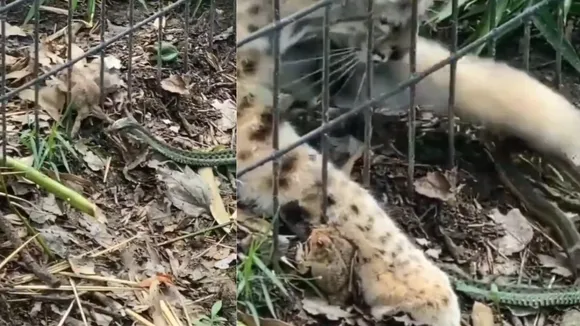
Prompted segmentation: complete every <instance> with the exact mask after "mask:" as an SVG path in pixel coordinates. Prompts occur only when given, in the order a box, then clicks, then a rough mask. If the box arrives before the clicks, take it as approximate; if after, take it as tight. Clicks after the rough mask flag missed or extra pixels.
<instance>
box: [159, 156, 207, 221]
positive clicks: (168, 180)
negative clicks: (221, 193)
mask: <svg viewBox="0 0 580 326" xmlns="http://www.w3.org/2000/svg"><path fill="white" fill-rule="evenodd" d="M158 172H159V173H158V178H159V179H160V180H161V181H163V182H164V183H165V184H166V186H167V198H169V200H170V201H171V203H172V204H173V205H174V206H175V207H177V208H178V209H181V210H182V211H183V212H184V213H186V214H187V215H188V216H191V217H198V216H199V215H200V214H202V213H204V212H206V211H207V210H208V209H209V206H210V204H211V190H210V187H209V186H208V184H207V183H206V182H205V181H204V179H203V178H202V177H201V176H200V175H199V174H197V173H195V172H193V170H191V169H190V168H189V167H187V166H186V167H185V169H184V171H183V172H179V171H174V170H169V169H166V168H163V167H160V168H159V169H158Z"/></svg>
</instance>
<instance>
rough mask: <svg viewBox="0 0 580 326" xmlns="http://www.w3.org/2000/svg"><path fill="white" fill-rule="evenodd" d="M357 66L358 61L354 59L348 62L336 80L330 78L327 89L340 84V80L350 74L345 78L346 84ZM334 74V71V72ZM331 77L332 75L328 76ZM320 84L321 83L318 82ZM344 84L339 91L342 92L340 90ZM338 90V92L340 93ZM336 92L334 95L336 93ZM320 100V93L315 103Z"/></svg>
mask: <svg viewBox="0 0 580 326" xmlns="http://www.w3.org/2000/svg"><path fill="white" fill-rule="evenodd" d="M357 64H358V61H357V60H356V58H354V60H353V61H350V62H349V63H348V64H347V65H346V68H345V69H343V72H342V74H340V76H338V77H337V78H332V81H331V82H330V84H329V86H328V87H329V88H332V87H333V86H334V85H336V83H338V82H340V81H341V80H342V78H343V77H344V76H345V75H346V74H348V73H349V72H350V75H349V77H348V78H347V80H346V82H348V80H349V79H350V78H352V76H354V73H355V72H356V69H355V68H356V65H357ZM335 72H336V71H335ZM330 75H331V76H332V73H331V74H330ZM319 82H321V81H319ZM346 82H344V83H343V85H342V87H341V88H340V90H342V88H343V87H344V85H345V84H346ZM340 90H339V91H338V92H340ZM338 92H336V93H338ZM321 98H322V92H320V94H319V95H318V96H317V101H318V100H320V99H321Z"/></svg>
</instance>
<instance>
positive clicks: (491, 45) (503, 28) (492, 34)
mask: <svg viewBox="0 0 580 326" xmlns="http://www.w3.org/2000/svg"><path fill="white" fill-rule="evenodd" d="M451 1H452V14H451V20H452V22H453V25H452V28H451V44H450V47H449V49H450V52H451V55H450V56H449V57H448V58H447V59H445V60H442V61H440V62H438V63H437V64H435V65H433V66H432V67H431V68H429V69H427V70H425V71H423V72H421V73H416V58H415V54H416V42H417V33H411V48H410V73H411V78H410V79H408V80H406V81H404V82H402V83H400V84H399V85H397V86H396V87H394V89H391V90H388V91H386V92H384V93H382V94H372V89H371V84H372V78H373V76H372V69H371V65H367V74H366V77H367V90H366V92H367V94H368V98H369V100H368V101H366V102H365V103H363V104H361V105H358V106H356V107H354V108H353V109H351V110H350V111H348V112H346V113H344V114H342V115H340V116H338V117H337V118H335V119H333V120H332V121H328V113H327V112H328V96H329V94H328V92H329V89H328V88H329V86H328V84H329V71H328V69H329V63H328V62H329V58H328V55H329V49H328V48H329V45H328V38H329V34H328V25H325V26H323V43H324V46H323V75H322V76H323V77H322V78H323V90H322V94H323V96H322V99H323V100H322V125H321V126H320V127H318V128H316V129H314V130H312V131H310V132H308V133H306V134H305V135H303V136H302V137H301V138H300V139H299V140H298V141H296V142H294V143H292V144H290V145H287V146H285V147H284V148H279V140H278V135H277V130H278V124H279V114H278V103H277V101H276V100H275V101H274V108H273V110H274V114H273V116H274V121H273V126H274V128H273V130H274V134H273V139H274V146H273V149H274V152H273V153H272V154H271V155H269V156H268V157H266V158H263V159H261V160H259V161H258V162H255V163H254V164H251V165H250V166H248V167H246V168H244V169H240V170H239V171H238V177H242V176H243V175H244V174H246V173H247V172H249V171H251V170H253V169H255V168H257V167H259V166H261V165H263V164H265V163H267V162H269V161H273V162H274V164H273V173H274V180H275V181H274V187H273V198H274V212H277V211H278V206H279V204H278V183H277V176H278V173H279V171H278V170H279V165H278V159H279V158H280V157H281V156H283V155H285V154H286V153H288V152H290V151H291V150H293V149H295V148H296V147H298V146H300V145H302V144H305V143H306V142H308V141H310V140H312V139H314V138H316V137H319V136H322V137H321V152H322V157H323V165H322V171H321V173H322V181H323V191H324V192H326V184H327V180H328V177H327V173H328V171H327V162H328V141H327V132H328V131H330V130H331V129H332V128H336V127H337V126H339V125H340V124H342V123H344V122H346V121H347V120H348V119H351V118H353V117H354V116H355V115H357V114H359V113H361V112H363V111H364V115H365V133H364V135H365V137H364V145H365V151H364V154H363V155H364V156H363V157H364V159H363V160H364V163H363V174H362V176H363V177H362V178H363V184H364V185H365V186H368V184H369V178H370V177H369V176H370V173H369V170H370V154H369V152H370V151H369V148H370V136H371V123H372V121H371V113H372V107H373V106H374V105H377V104H378V103H379V102H381V101H384V100H386V99H388V98H390V97H392V96H395V95H397V94H398V93H399V92H401V91H403V90H405V89H406V88H409V89H410V105H409V110H408V141H409V143H408V160H409V162H408V171H407V172H408V173H407V181H408V185H409V190H412V185H413V176H414V171H415V170H414V169H415V110H414V106H415V85H416V84H417V83H418V82H419V81H421V80H422V79H424V78H425V77H427V76H428V75H430V74H431V73H433V72H435V71H436V70H439V69H441V68H443V67H444V66H445V65H448V64H449V65H450V74H451V76H450V83H449V99H448V111H447V112H448V113H447V114H448V121H449V130H448V134H449V139H448V153H449V155H448V158H449V159H448V160H449V167H450V168H452V167H453V166H454V165H455V163H454V162H455V145H454V144H455V142H454V138H455V124H454V121H455V120H454V116H455V110H454V107H455V84H456V76H455V74H456V70H457V68H456V62H457V60H458V59H459V58H461V57H463V56H464V55H466V54H468V53H470V52H472V51H473V50H475V49H476V48H479V47H480V46H482V45H487V48H488V55H489V56H491V57H494V56H495V47H496V44H495V43H496V39H497V38H498V37H499V36H501V35H503V34H505V33H507V32H509V31H511V30H514V29H515V28H517V27H518V26H519V25H522V24H524V27H523V29H524V40H523V44H524V66H525V69H526V70H528V69H529V57H530V55H529V52H530V37H531V36H530V35H531V33H530V29H531V24H530V17H531V16H532V15H534V14H535V13H536V12H537V11H539V10H540V9H541V8H542V7H543V6H545V5H547V4H548V3H550V2H552V1H555V0H542V1H539V2H537V3H535V4H532V2H531V1H528V3H527V6H526V8H525V9H524V10H523V11H522V12H521V13H520V14H518V15H516V16H514V17H513V18H511V19H510V20H508V21H506V22H504V23H503V24H501V25H499V26H498V22H496V21H495V17H490V18H489V25H490V31H489V33H487V34H486V35H484V36H482V37H480V38H479V39H477V40H475V41H474V42H472V43H470V44H468V45H466V46H465V47H463V48H462V49H458V45H457V43H458V40H457V37H458V36H457V34H458V26H457V25H458V0H451ZM334 2H335V0H323V1H319V2H316V3H314V4H313V5H311V6H310V7H308V8H305V9H304V10H301V11H299V12H296V13H294V14H292V15H290V16H287V17H283V18H282V19H279V13H278V11H279V7H280V4H279V0H275V1H274V7H275V13H276V14H275V22H274V23H273V24H271V25H269V26H268V27H265V28H263V29H260V30H258V31H256V32H254V33H253V34H252V35H250V36H248V37H246V38H245V39H243V40H241V41H239V42H238V44H237V46H238V47H241V46H243V45H246V44H248V43H249V42H251V41H253V40H256V39H258V38H260V37H262V36H264V35H268V34H269V33H272V34H273V35H274V37H273V39H274V40H275V41H274V44H273V47H274V49H273V52H274V55H275V56H276V60H275V67H274V85H273V86H274V98H275V99H276V98H277V95H278V94H279V91H280V90H279V81H278V74H279V67H280V58H279V45H278V44H277V41H276V40H278V39H279V36H278V34H279V31H280V30H281V29H282V28H284V27H285V26H287V25H289V24H290V23H293V22H296V21H299V20H301V19H304V18H305V17H307V16H308V15H309V14H310V13H312V12H314V11H316V10H318V9H320V8H322V7H325V8H326V10H325V12H324V19H323V21H324V23H325V24H327V22H328V21H329V18H328V15H329V14H328V13H329V9H328V8H329V7H330V6H331V5H333V4H334ZM372 2H373V1H372V0H368V6H369V9H370V11H372ZM560 3H561V5H560V10H559V12H558V23H559V27H560V29H559V37H560V42H562V39H563V30H564V26H563V14H562V12H563V9H562V8H563V6H564V2H563V1H560ZM489 5H490V6H491V7H492V8H496V5H497V3H496V0H489ZM417 6H418V4H417V1H416V0H415V1H413V7H412V22H413V24H414V26H415V29H417V28H418V17H417ZM491 16H493V15H491ZM369 17H370V16H369ZM368 20H369V24H368V27H369V31H368V34H367V35H368V39H367V40H368V42H367V45H368V47H369V48H368V49H367V53H368V54H369V58H368V60H369V62H370V61H371V57H370V54H371V51H370V49H371V48H372V41H373V38H372V23H371V22H370V20H371V19H370V18H369V19H368ZM561 57H562V55H561V46H560V47H559V48H558V49H557V55H556V70H557V71H556V75H557V78H556V83H557V84H558V85H559V84H560V83H561ZM326 197H327V196H326V195H325V194H323V196H322V198H323V201H325V200H326ZM323 206H324V207H326V203H325V202H324V203H323ZM324 207H323V211H324ZM276 223H277V222H276ZM274 230H275V231H276V230H277V224H276V225H274ZM274 239H276V236H274Z"/></svg>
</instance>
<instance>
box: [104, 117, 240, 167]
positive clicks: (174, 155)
mask: <svg viewBox="0 0 580 326" xmlns="http://www.w3.org/2000/svg"><path fill="white" fill-rule="evenodd" d="M108 131H112V132H113V131H125V132H127V133H130V134H131V135H133V136H135V137H137V138H139V139H141V140H142V141H144V142H145V143H147V145H149V146H150V147H151V148H152V149H153V150H154V151H156V152H157V153H159V154H161V155H163V156H165V157H167V158H168V159H171V160H173V161H174V162H177V163H181V164H186V165H189V166H195V167H210V166H221V165H235V164H236V153H235V152H234V151H233V150H230V149H226V150H220V151H215V152H203V151H186V150H183V149H179V148H175V147H173V146H170V145H168V144H166V143H164V142H162V141H160V140H158V139H157V138H155V136H153V134H151V132H149V130H147V129H146V128H145V127H143V126H141V125H140V124H139V123H138V122H137V121H136V120H135V119H133V118H129V117H127V118H121V119H119V120H117V121H115V122H114V123H113V124H112V125H111V126H110V127H109V128H108Z"/></svg>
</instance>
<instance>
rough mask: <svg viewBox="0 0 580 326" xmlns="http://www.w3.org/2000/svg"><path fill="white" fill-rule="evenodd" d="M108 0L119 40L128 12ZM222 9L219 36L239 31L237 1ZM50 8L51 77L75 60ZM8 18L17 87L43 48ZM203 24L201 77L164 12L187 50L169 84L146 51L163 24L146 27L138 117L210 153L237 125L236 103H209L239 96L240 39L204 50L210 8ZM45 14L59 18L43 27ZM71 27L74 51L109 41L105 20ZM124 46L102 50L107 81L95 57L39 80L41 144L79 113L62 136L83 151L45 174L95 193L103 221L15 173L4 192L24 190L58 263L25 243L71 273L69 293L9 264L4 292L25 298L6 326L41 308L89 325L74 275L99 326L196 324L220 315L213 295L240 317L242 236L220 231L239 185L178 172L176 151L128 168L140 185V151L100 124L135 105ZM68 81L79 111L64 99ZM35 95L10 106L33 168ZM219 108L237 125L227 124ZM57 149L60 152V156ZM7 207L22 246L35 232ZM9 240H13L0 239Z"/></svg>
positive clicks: (136, 57)
mask: <svg viewBox="0 0 580 326" xmlns="http://www.w3.org/2000/svg"><path fill="white" fill-rule="evenodd" d="M55 5H56V6H60V5H61V4H55ZM65 5H66V3H65ZM108 5H112V6H120V8H109V10H108V11H107V15H109V17H107V18H108V20H110V21H111V24H110V26H109V29H110V30H107V31H106V33H107V35H113V34H114V33H116V32H118V31H115V30H113V29H114V28H115V27H121V28H123V29H126V26H128V21H127V20H126V17H125V15H123V13H126V12H127V11H128V7H127V6H128V3H124V2H121V3H118V2H113V3H112V4H108ZM217 6H218V7H222V8H224V9H227V10H225V11H222V14H219V15H217V16H216V22H215V23H216V27H217V28H216V31H217V32H221V31H225V30H227V29H228V28H230V27H231V26H232V25H231V19H232V18H233V15H232V14H231V12H232V10H233V8H231V4H230V3H227V2H226V3H220V2H219V1H218V3H217ZM49 9H50V8H44V9H43V11H42V15H46V16H47V17H50V18H49V19H48V20H46V21H44V20H43V21H42V22H41V23H40V24H41V31H40V35H41V45H40V53H39V58H38V61H39V63H40V70H41V73H44V72H47V71H49V70H51V69H53V68H55V67H56V66H58V65H61V64H63V63H65V62H66V57H67V54H66V53H67V52H66V51H67V50H66V49H67V46H66V43H65V41H64V38H63V36H64V35H65V34H66V16H62V15H61V14H58V12H60V11H62V10H61V9H63V8H56V9H59V10H60V11H59V10H52V9H50V10H49ZM53 9H55V8H53ZM55 13H57V14H55ZM135 15H136V17H140V19H143V18H145V17H147V16H148V15H149V14H146V13H143V12H140V11H139V10H137V9H135ZM14 17H15V16H14ZM23 17H24V16H23ZM23 17H18V19H21V18H22V19H23ZM43 17H44V16H43ZM11 19H12V18H11ZM11 19H9V25H7V27H9V29H8V32H9V34H8V37H9V41H10V42H9V43H8V44H7V52H8V56H7V59H6V62H7V67H6V68H7V76H6V78H7V81H8V83H9V87H18V86H19V85H21V84H22V83H24V82H27V81H29V80H30V79H32V78H33V72H34V69H33V65H34V55H33V53H34V51H33V45H31V41H32V39H31V37H30V34H29V33H28V32H27V31H29V29H27V28H20V27H19V24H20V21H21V20H20V21H17V20H14V21H13V20H11ZM195 21H196V23H195V24H193V25H192V26H191V29H190V31H189V41H188V42H189V44H190V45H189V53H188V56H189V65H190V66H189V67H187V69H186V71H190V72H194V73H193V74H192V75H191V76H190V75H189V74H183V69H182V67H181V65H180V63H182V62H183V56H184V54H183V52H182V49H183V48H184V44H183V41H182V40H185V37H184V31H183V25H182V22H181V21H180V20H179V19H175V18H171V17H166V19H165V20H164V21H163V24H162V25H163V26H164V30H165V31H164V33H165V34H164V37H165V38H166V40H165V41H166V42H169V43H170V45H171V46H172V47H173V48H175V49H177V51H178V52H177V53H176V54H177V56H176V57H175V60H174V62H172V63H169V64H167V65H165V64H164V67H163V70H162V78H161V79H160V81H159V82H157V81H156V78H157V70H156V69H157V68H156V67H155V65H156V62H151V61H150V59H151V57H150V56H149V53H147V51H148V49H150V48H151V46H152V45H154V44H155V42H157V31H156V30H155V28H154V26H153V25H149V26H146V27H145V28H143V29H141V30H137V31H136V33H135V34H134V49H133V76H132V81H133V94H132V103H131V105H132V108H133V110H132V111H131V112H130V113H131V114H137V116H139V117H140V118H142V119H145V121H143V124H144V125H145V126H146V127H147V128H148V129H149V130H151V131H152V132H153V133H154V134H156V135H157V136H158V137H160V138H164V139H169V140H171V141H167V142H168V143H172V145H174V146H178V147H182V148H186V149H204V150H205V149H207V148H212V147H215V146H217V145H221V146H224V145H226V146H230V145H231V144H232V138H231V137H232V135H231V131H232V130H231V129H232V128H233V127H234V126H232V125H231V122H226V124H227V123H229V126H228V125H226V126H225V127H224V121H229V120H231V115H232V112H230V111H227V110H226V109H223V110H222V109H220V108H216V107H214V105H212V104H215V103H232V102H231V101H235V100H234V98H235V97H234V96H235V89H234V87H235V86H234V80H235V78H234V76H235V75H234V69H233V68H234V66H235V63H234V62H233V61H232V60H233V57H231V56H229V55H228V53H231V49H232V48H233V46H234V39H233V36H232V37H230V36H227V34H226V32H222V34H223V35H224V37H223V38H222V39H220V40H217V41H216V40H214V50H213V52H214V53H212V51H208V50H207V49H208V36H207V34H208V33H207V32H208V30H209V28H208V25H207V23H208V15H207V14H202V17H200V18H198V19H196V20H195ZM46 22H51V23H55V24H56V26H52V25H50V26H49V25H43V24H45V23H46ZM55 27H56V28H55ZM230 29H231V28H230ZM55 30H56V32H54V31H55ZM63 31H65V33H63ZM73 31H74V35H73V37H74V39H73V40H74V43H72V50H73V57H77V56H80V55H83V54H84V53H86V51H87V50H88V49H89V48H91V47H94V46H96V45H98V44H99V36H98V33H99V30H98V28H95V29H93V30H90V29H88V28H87V26H86V25H84V24H78V23H75V24H74V26H73ZM230 35H231V34H230ZM128 54H129V50H128V49H127V47H126V43H124V42H122V41H121V42H117V43H115V44H113V45H112V46H111V47H109V48H108V49H107V50H106V56H105V60H104V62H105V69H104V70H105V75H104V87H103V89H101V86H100V76H99V72H100V68H101V67H100V59H99V57H98V56H97V57H95V56H90V57H89V58H87V59H82V60H80V61H79V62H78V63H76V64H75V65H74V66H73V69H72V74H71V75H70V78H69V75H68V72H67V70H66V69H65V70H63V71H62V72H61V73H59V74H57V75H56V76H53V77H51V78H49V79H48V80H47V81H46V82H45V83H43V84H41V85H40V91H39V105H38V108H39V109H40V110H41V111H40V114H39V118H40V122H41V124H40V127H41V128H40V133H41V134H40V137H41V139H44V138H43V137H48V136H49V134H50V133H51V129H52V128H53V126H54V124H55V122H60V123H62V122H63V121H70V123H69V122H66V124H65V126H67V135H66V136H65V137H68V138H67V139H69V141H70V144H71V149H72V150H74V151H75V152H76V153H77V154H80V155H78V157H79V158H80V160H71V158H70V157H68V158H66V159H64V162H66V165H67V166H68V168H69V169H70V170H68V171H64V168H63V166H62V165H59V164H57V165H56V166H58V173H55V171H53V166H51V165H48V164H47V165H45V167H47V170H46V171H45V173H47V174H49V175H50V176H51V177H53V178H60V179H61V181H62V182H63V183H65V184H67V185H68V186H69V187H72V188H74V189H76V190H77V191H79V192H80V193H83V194H85V195H86V196H88V197H89V198H90V199H91V200H92V201H94V202H95V203H96V204H97V205H98V206H99V207H100V208H101V209H102V210H103V212H104V214H101V215H100V216H99V217H98V219H95V218H93V217H90V216H87V215H84V214H82V213H80V212H77V211H75V210H74V209H71V208H70V207H69V205H67V203H65V202H62V201H60V200H57V199H55V198H54V196H52V195H50V194H46V193H42V192H39V191H38V189H36V187H35V186H34V185H31V184H30V182H28V181H27V180H25V179H23V178H21V177H18V176H14V177H11V178H9V179H8V180H7V182H8V183H7V189H8V190H9V191H10V193H11V194H12V195H14V196H17V198H16V199H14V204H15V205H18V206H17V207H22V208H21V211H20V212H19V214H23V216H24V219H27V221H28V223H31V224H32V225H31V226H32V227H33V228H34V229H36V230H37V232H39V233H40V237H38V239H42V241H43V243H44V245H45V246H46V247H47V248H49V249H50V250H51V254H52V255H53V258H50V257H49V256H48V255H47V254H45V253H43V251H42V247H40V246H38V245H32V244H28V246H27V247H26V250H28V251H29V252H30V254H31V255H32V256H33V257H35V258H36V259H37V260H38V261H39V262H40V263H41V265H42V268H44V269H46V270H47V271H49V272H50V273H51V274H52V275H54V276H56V277H57V278H59V279H62V280H63V282H62V283H63V284H64V285H66V286H69V290H64V291H58V292H53V291H49V290H48V288H46V287H45V286H44V285H43V283H42V282H40V281H39V280H38V279H37V278H36V277H35V276H34V275H33V274H30V270H27V269H26V268H22V266H23V265H22V264H20V263H18V262H17V260H18V258H15V259H13V260H12V261H8V263H7V265H6V266H5V267H4V268H3V269H2V270H1V271H0V272H1V273H2V275H4V276H5V277H3V281H2V286H3V287H10V286H12V287H15V288H14V291H8V292H5V293H4V294H3V295H4V296H6V295H8V296H9V297H10V298H17V300H21V301H20V302H28V303H29V304H21V303H19V304H18V305H17V306H14V305H12V306H11V307H10V313H11V314H10V316H9V317H8V316H7V315H5V314H4V313H3V311H4V310H3V309H2V308H0V324H2V323H3V322H4V321H6V320H9V319H8V318H10V320H11V321H12V322H15V323H18V324H26V323H27V320H28V318H29V317H28V316H29V315H30V314H31V313H32V314H37V315H38V313H42V314H43V316H44V318H45V319H46V320H47V322H49V323H51V324H57V323H58V322H59V320H61V319H62V318H63V316H64V318H66V322H67V324H79V325H82V324H83V321H82V320H83V316H81V314H79V311H78V309H77V308H76V306H75V307H73V309H72V310H71V311H67V306H68V304H69V303H70V302H71V300H74V299H75V297H74V294H73V292H72V291H71V289H70V284H71V283H70V282H69V280H71V279H72V280H74V286H75V287H76V291H77V292H78V294H79V299H80V303H81V304H82V305H83V308H85V317H86V318H87V319H88V320H89V323H91V322H92V323H94V324H96V325H103V326H104V325H115V324H117V323H118V322H120V321H123V320H124V321H125V322H126V321H136V320H149V322H153V323H154V324H155V325H176V323H177V321H178V320H179V323H180V325H186V324H193V322H195V321H196V320H197V319H199V318H201V317H202V316H209V315H211V308H212V307H213V306H214V303H215V302H217V301H221V302H223V305H222V306H221V309H220V310H219V311H217V314H218V315H219V316H223V317H225V318H226V320H227V322H226V324H227V325H234V320H235V284H234V281H233V277H234V276H233V274H234V273H233V266H232V265H233V262H234V261H235V258H236V256H235V238H234V237H232V236H230V235H228V233H227V232H224V231H228V232H229V231H230V230H231V227H220V226H219V225H218V226H217V227H216V225H217V224H218V222H216V221H226V222H228V223H230V221H231V216H232V212H234V208H235V190H233V188H232V187H231V185H232V184H233V182H231V180H229V179H228V176H227V175H224V174H222V173H221V172H217V171H216V172H217V173H216V172H214V171H212V169H209V173H208V171H206V172H203V171H194V170H192V169H190V168H187V167H186V168H185V169H184V170H182V171H177V170H173V169H170V167H171V168H174V165H172V164H168V163H167V160H166V159H164V160H163V161H164V163H161V162H159V163H158V164H151V162H152V161H155V159H154V158H153V159H146V158H145V159H144V161H143V163H144V164H138V165H136V166H135V167H134V168H133V169H129V170H127V175H129V174H130V177H131V179H132V180H133V181H137V182H132V181H131V180H129V179H126V178H125V175H124V174H123V171H121V168H122V167H123V163H127V162H128V161H125V160H124V159H123V158H124V157H131V155H132V153H131V151H132V150H133V149H134V147H129V148H128V151H126V152H122V149H120V148H118V147H117V145H118V144H119V143H114V141H116V140H115V139H112V138H110V137H107V136H105V135H104V134H103V133H102V130H103V129H104V127H106V126H107V124H108V123H110V122H111V121H112V120H114V119H117V118H119V117H120V116H121V115H122V114H123V113H122V112H123V111H124V110H125V109H126V108H127V106H128V94H127V81H128V80H127V75H126V73H127V62H128V60H129V55H128ZM204 57H207V58H208V59H204ZM69 82H70V86H71V95H72V96H71V97H70V98H71V101H72V102H73V105H72V107H71V108H72V109H73V112H74V114H73V115H72V117H73V118H72V119H70V114H69V113H67V108H66V107H65V103H66V99H67V97H66V94H67V90H68V84H69ZM101 92H104V94H105V98H104V99H105V102H104V107H103V108H101V107H100V105H99V103H100V96H101ZM34 97H35V95H34V90H33V89H27V90H25V91H24V92H22V93H20V94H19V95H18V96H17V97H15V98H13V99H12V100H11V101H10V102H9V103H7V108H8V114H7V116H8V120H7V121H8V126H7V127H8V128H7V138H6V141H7V142H8V154H9V155H10V156H12V157H16V156H19V157H24V158H25V159H26V160H27V162H28V164H32V162H33V158H34V156H33V155H32V153H31V152H30V148H27V147H25V146H23V145H22V143H21V141H20V136H21V133H22V132H23V131H26V130H29V129H30V128H31V124H32V123H34V116H33V115H32V114H30V112H32V111H31V110H30V109H32V108H33V103H34ZM177 98H179V99H178V101H176V100H177ZM176 103H177V104H178V105H175V104H176ZM168 108H171V109H170V110H168ZM223 116H226V117H227V119H228V120H223ZM66 119H68V120H66ZM140 147H141V146H140ZM125 149H127V148H125ZM57 154H58V155H57V156H56V157H59V158H60V159H61V161H63V160H62V158H63V157H64V156H62V155H61V154H59V153H57ZM121 154H122V155H121ZM50 161H52V159H51V160H50ZM152 167H153V168H152ZM0 212H1V213H3V214H4V215H3V218H5V219H6V220H7V221H9V222H10V224H11V225H13V227H14V228H15V234H16V235H17V236H18V237H20V238H21V239H22V241H25V240H27V239H29V238H30V236H29V235H28V234H29V232H28V231H27V226H26V225H25V224H23V223H22V220H21V217H20V216H19V214H18V215H17V214H12V213H11V210H9V209H5V210H1V211H0ZM220 223H221V222H220ZM212 228H213V229H212ZM204 230H207V231H204ZM0 239H1V240H2V241H3V235H0ZM2 248H3V249H0V250H2V254H4V253H6V254H8V253H9V251H6V249H7V248H9V247H2ZM4 256H6V255H4ZM19 286H34V287H35V288H37V290H36V292H37V293H39V294H40V295H36V296H33V293H32V292H30V291H29V290H27V289H24V288H22V289H21V288H18V287H19ZM16 292H17V293H18V294H16ZM22 299H25V301H22Z"/></svg>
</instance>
